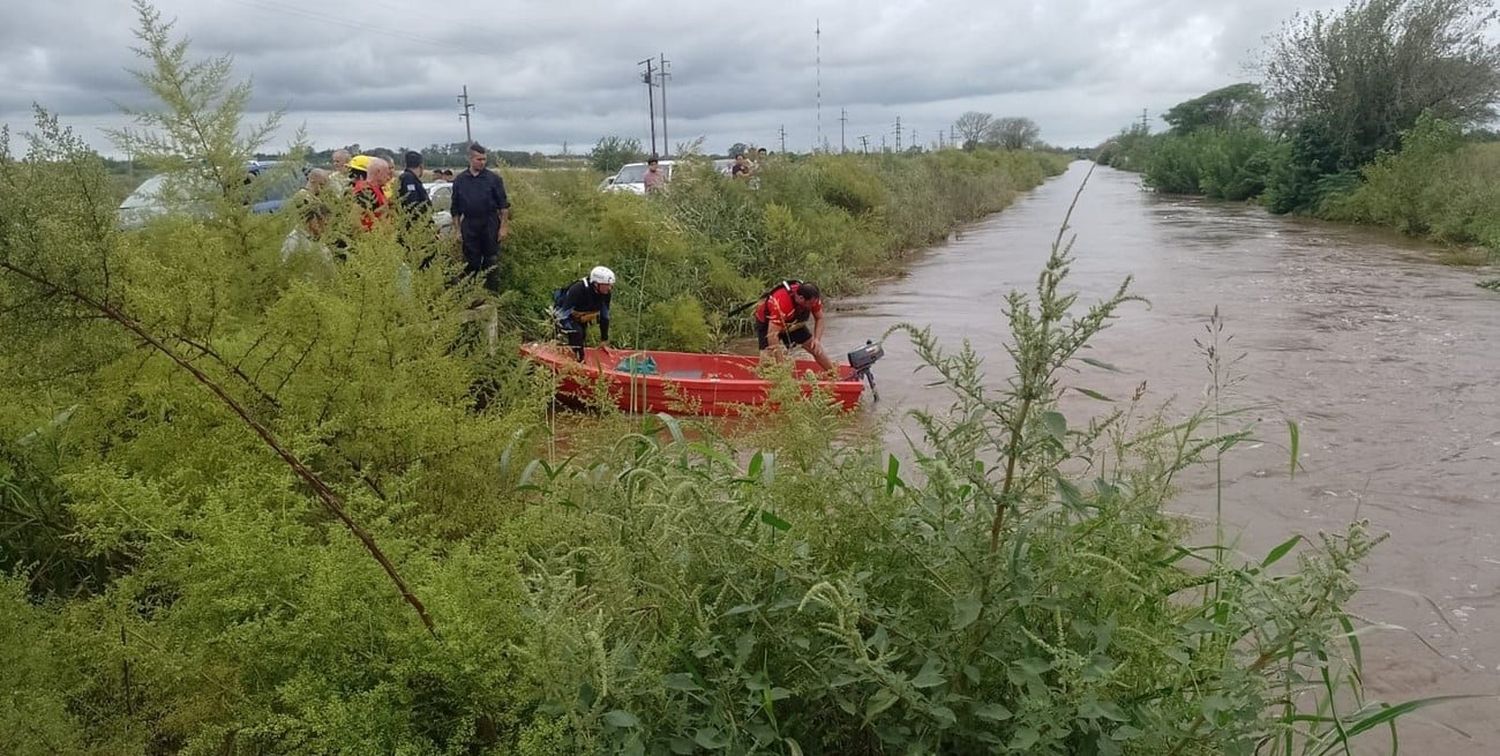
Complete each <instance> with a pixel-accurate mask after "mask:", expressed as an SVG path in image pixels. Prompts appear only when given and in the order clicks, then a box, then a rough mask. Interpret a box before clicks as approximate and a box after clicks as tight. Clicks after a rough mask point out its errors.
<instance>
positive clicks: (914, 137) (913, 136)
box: [906, 129, 921, 147]
mask: <svg viewBox="0 0 1500 756" xmlns="http://www.w3.org/2000/svg"><path fill="white" fill-rule="evenodd" d="M906 138H907V139H910V140H911V146H913V147H917V146H919V145H920V144H921V142H918V141H917V130H916V129H912V130H911V131H910V132H908V133H907V135H906Z"/></svg>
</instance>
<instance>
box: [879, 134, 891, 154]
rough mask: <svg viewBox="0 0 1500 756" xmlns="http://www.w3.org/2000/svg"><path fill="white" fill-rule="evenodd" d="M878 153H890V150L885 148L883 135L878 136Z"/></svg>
mask: <svg viewBox="0 0 1500 756" xmlns="http://www.w3.org/2000/svg"><path fill="white" fill-rule="evenodd" d="M880 151H881V152H890V148H889V147H887V146H886V144H885V135H884V134H881V135H880Z"/></svg>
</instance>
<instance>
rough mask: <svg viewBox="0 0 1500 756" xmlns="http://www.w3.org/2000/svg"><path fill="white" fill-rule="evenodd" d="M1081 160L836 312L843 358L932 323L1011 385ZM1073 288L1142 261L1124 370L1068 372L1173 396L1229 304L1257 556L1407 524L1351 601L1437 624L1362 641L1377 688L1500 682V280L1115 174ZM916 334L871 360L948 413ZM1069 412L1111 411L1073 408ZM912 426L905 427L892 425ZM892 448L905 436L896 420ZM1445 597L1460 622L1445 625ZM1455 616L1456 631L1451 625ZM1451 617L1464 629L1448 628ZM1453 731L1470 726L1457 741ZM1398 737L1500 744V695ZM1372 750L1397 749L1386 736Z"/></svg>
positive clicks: (1187, 504)
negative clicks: (1018, 341)
mask: <svg viewBox="0 0 1500 756" xmlns="http://www.w3.org/2000/svg"><path fill="white" fill-rule="evenodd" d="M1087 168H1088V164H1087V163H1075V164H1074V165H1073V167H1072V168H1071V169H1070V170H1069V171H1068V173H1067V174H1065V175H1064V176H1062V177H1059V178H1057V179H1054V180H1053V181H1051V182H1049V183H1048V184H1046V185H1044V186H1043V187H1041V188H1040V189H1038V190H1036V191H1035V192H1034V193H1033V194H1031V195H1030V196H1028V197H1026V198H1025V199H1023V200H1021V201H1019V202H1017V203H1016V204H1015V205H1014V206H1013V207H1011V208H1010V209H1008V210H1006V211H1005V212H1004V213H1001V214H1000V215H997V216H995V217H993V218H991V219H990V220H988V221H985V222H983V223H980V224H977V225H975V226H972V227H970V228H968V229H967V230H965V231H964V232H963V233H962V234H960V235H958V236H957V237H956V238H955V239H954V240H952V241H951V242H950V243H948V244H946V245H943V246H941V247H938V248H935V249H933V250H931V251H930V252H929V253H928V254H926V255H925V256H924V257H922V258H921V259H920V260H918V261H917V262H916V263H915V264H914V265H913V266H912V267H911V269H910V270H909V272H908V273H907V274H906V275H905V276H903V277H902V278H900V279H898V280H895V281H892V282H889V283H887V284H885V285H882V286H879V287H877V288H876V290H875V291H873V292H872V293H871V294H869V295H868V296H865V297H862V298H859V299H858V300H857V301H851V302H842V303H838V304H839V305H840V306H839V308H838V309H836V310H835V311H834V312H833V313H832V317H831V318H830V323H829V331H828V333H827V341H828V343H829V344H830V347H831V351H835V352H837V351H839V350H840V349H847V348H853V347H854V346H856V345H858V344H861V343H863V342H864V340H865V339H866V338H878V337H879V335H880V334H881V333H882V332H883V331H884V330H885V329H886V328H887V327H888V326H890V325H892V324H894V323H898V322H902V321H909V322H913V323H916V324H919V325H931V326H933V328H934V329H935V331H936V332H937V333H938V334H940V335H941V336H942V337H943V338H944V339H945V341H947V342H948V343H950V344H952V345H953V346H957V345H958V344H959V342H960V341H961V340H962V339H965V338H967V339H970V340H971V341H972V342H973V343H974V345H975V346H976V348H977V349H978V350H979V351H980V352H981V353H983V354H986V355H990V356H991V358H992V360H993V363H994V366H993V371H992V372H993V374H994V375H995V380H996V381H997V382H998V381H999V380H1001V379H1003V378H1004V372H1005V367H1006V363H1005V355H1004V349H1003V343H1004V342H1003V338H1004V335H1005V332H1006V325H1005V322H1004V320H1003V318H1002V317H1001V313H1000V306H1001V300H1002V297H1003V295H1004V294H1005V293H1006V292H1007V291H1009V290H1011V289H1014V288H1022V289H1030V288H1031V287H1032V286H1033V285H1034V282H1035V279H1036V274H1037V271H1038V270H1039V269H1040V266H1041V264H1042V262H1043V261H1044V260H1045V258H1046V254H1047V250H1048V246H1049V245H1050V243H1051V240H1052V238H1053V236H1054V235H1055V234H1056V232H1057V226H1058V224H1059V222H1060V221H1061V220H1062V218H1063V214H1064V212H1065V211H1066V209H1067V206H1068V203H1069V202H1070V201H1071V200H1072V197H1073V193H1074V191H1075V190H1076V189H1077V187H1078V185H1079V182H1080V181H1082V179H1083V176H1084V174H1085V172H1086V171H1087ZM1073 231H1074V232H1075V233H1076V234H1077V237H1078V241H1077V246H1076V247H1075V250H1074V254H1075V256H1076V258H1077V259H1076V262H1075V264H1074V266H1073V275H1072V277H1071V278H1070V279H1069V283H1070V286H1071V287H1072V288H1075V289H1077V290H1079V291H1081V292H1082V303H1087V302H1089V301H1092V300H1096V299H1099V298H1102V297H1103V296H1106V295H1107V294H1108V293H1111V292H1112V291H1113V289H1114V288H1115V287H1116V286H1118V285H1119V283H1120V281H1121V280H1122V279H1123V278H1124V277H1125V276H1127V275H1134V276H1135V277H1136V282H1135V285H1134V287H1133V291H1134V292H1135V293H1137V294H1139V295H1141V296H1144V297H1146V298H1148V299H1149V300H1150V301H1151V306H1150V308H1149V309H1148V308H1147V307H1145V306H1131V307H1128V308H1127V309H1126V310H1125V313H1124V317H1123V318H1121V319H1120V320H1119V321H1117V322H1116V324H1115V325H1114V326H1113V327H1112V328H1110V329H1109V330H1107V331H1106V332H1105V333H1104V334H1103V335H1101V336H1100V337H1099V338H1098V340H1097V341H1096V342H1095V344H1094V346H1095V349H1094V350H1093V351H1092V352H1091V353H1090V354H1091V356H1093V357H1096V358H1098V359H1101V360H1105V361H1107V362H1110V363H1112V364H1114V365H1116V366H1118V367H1119V368H1120V369H1121V370H1122V371H1123V374H1118V375H1116V374H1108V373H1104V372H1101V371H1088V372H1085V373H1083V374H1081V375H1078V376H1076V377H1070V378H1069V381H1070V382H1074V383H1076V384H1077V385H1083V386H1086V387H1088V388H1092V389H1095V390H1098V391H1101V392H1104V393H1105V394H1108V395H1111V396H1128V395H1129V393H1130V392H1131V390H1132V389H1133V388H1134V387H1135V386H1136V385H1137V384H1139V383H1140V382H1141V381H1143V380H1145V381H1148V382H1149V387H1150V392H1151V393H1150V396H1152V397H1154V398H1156V399H1157V400H1164V399H1166V398H1169V397H1174V396H1175V397H1177V398H1178V401H1179V404H1180V406H1183V407H1184V408H1186V407H1188V406H1195V405H1196V403H1197V402H1199V401H1201V398H1202V396H1203V390H1204V387H1205V384H1206V382H1207V379H1208V373H1207V371H1206V369H1205V366H1204V362H1203V359H1202V357H1201V355H1200V354H1199V353H1198V351H1197V350H1196V349H1195V348H1194V346H1193V340H1194V339H1195V338H1198V337H1201V336H1203V335H1204V326H1205V324H1206V323H1207V321H1208V318H1209V316H1210V314H1211V313H1212V312H1213V310H1214V308H1216V307H1217V308H1218V309H1219V312H1220V313H1221V315H1222V317H1223V319H1224V321H1225V333H1226V334H1230V335H1233V336H1234V340H1233V342H1232V346H1231V348H1230V350H1229V351H1232V352H1244V353H1245V355H1246V356H1245V358H1244V360H1243V361H1242V362H1240V363H1239V364H1238V366H1237V372H1238V373H1239V374H1240V376H1241V377H1242V379H1243V380H1242V382H1241V383H1240V384H1239V385H1238V386H1237V388H1236V391H1237V393H1238V398H1239V399H1240V400H1241V401H1243V402H1246V403H1251V402H1269V403H1271V404H1272V405H1273V406H1274V407H1275V409H1274V410H1268V411H1266V412H1263V413H1261V414H1262V416H1263V417H1264V418H1265V419H1266V420H1267V422H1266V423H1265V424H1264V426H1263V435H1264V437H1265V439H1266V441H1267V443H1265V444H1263V445H1260V446H1258V447H1252V448H1246V449H1244V450H1242V451H1238V452H1236V453H1235V454H1234V455H1233V456H1232V457H1231V458H1229V459H1228V460H1227V461H1226V466H1225V481H1226V488H1225V517H1226V520H1228V521H1229V523H1230V525H1231V526H1232V528H1233V530H1232V534H1233V535H1235V536H1236V537H1238V538H1239V539H1240V544H1241V546H1242V548H1243V550H1245V551H1247V552H1250V553H1264V552H1265V551H1266V550H1267V549H1269V548H1270V547H1271V546H1273V545H1275V544H1276V543H1279V542H1281V541H1282V540H1284V539H1285V538H1286V537H1288V536H1289V535H1290V534H1291V533H1294V532H1302V533H1307V534H1313V533H1315V532H1316V531H1318V530H1320V529H1327V530H1337V529H1340V528H1341V527H1342V525H1343V524H1344V523H1346V522H1348V521H1349V520H1350V519H1352V518H1354V517H1356V516H1358V517H1364V518H1368V519H1369V520H1371V522H1372V523H1373V525H1374V527H1375V529H1376V530H1377V531H1389V532H1390V533H1391V534H1392V538H1391V539H1390V540H1389V541H1387V542H1386V543H1384V544H1382V545H1381V547H1380V548H1379V549H1378V550H1377V551H1376V553H1375V554H1374V556H1373V557H1372V559H1371V561H1370V562H1369V564H1368V565H1367V570H1366V571H1365V574H1363V575H1362V578H1361V579H1362V583H1363V584H1364V585H1366V586H1371V587H1375V586H1380V587H1387V588H1395V589H1400V590H1402V591H1408V592H1417V593H1420V594H1424V595H1425V596H1427V597H1429V598H1431V599H1432V601H1434V602H1436V604H1437V610H1434V609H1433V608H1432V607H1431V606H1429V605H1427V604H1426V603H1425V602H1424V601H1423V600H1421V599H1419V598H1414V597H1412V596H1410V595H1405V594H1402V593H1393V592H1384V591H1379V590H1368V591H1367V592H1366V593H1364V594H1363V595H1362V596H1361V597H1360V598H1359V599H1358V600H1357V602H1356V604H1355V606H1354V607H1353V609H1354V610H1355V611H1357V612H1358V613H1359V614H1361V615H1362V616H1364V617H1366V618H1369V619H1371V620H1377V621H1380V622H1385V623H1391V624H1396V625H1400V626H1403V627H1405V628H1409V629H1410V630H1412V631H1414V632H1416V633H1420V634H1421V635H1422V637H1423V638H1425V639H1426V640H1427V641H1428V642H1429V643H1431V644H1432V645H1433V646H1434V647H1436V648H1437V649H1438V650H1439V651H1440V652H1441V656H1439V655H1435V654H1433V653H1432V652H1431V651H1429V650H1427V648H1425V647H1424V646H1423V644H1422V643H1420V642H1419V641H1418V640H1417V639H1415V638H1414V637H1412V636H1411V635H1410V634H1405V633H1400V632H1385V633H1378V634H1376V635H1374V636H1371V637H1367V638H1366V639H1365V642H1364V646H1365V664H1366V672H1367V676H1368V681H1367V682H1368V689H1369V691H1370V693H1371V694H1372V695H1373V696H1376V697H1379V698H1382V699H1384V700H1390V701H1395V700H1403V699H1406V698H1411V697H1419V696H1427V695H1436V694H1448V693H1480V694H1489V695H1495V694H1500V295H1496V294H1494V293H1492V292H1487V291H1485V290H1482V289H1479V288H1477V287H1476V286H1474V282H1475V280H1477V279H1476V273H1475V271H1474V270H1473V269H1463V268H1452V267H1446V266H1444V265H1442V264H1440V263H1439V262H1438V257H1439V250H1437V249H1435V248H1433V247H1430V246H1427V245H1423V244H1420V243H1416V242H1412V241H1408V240H1405V239H1401V238H1399V237H1394V236H1392V235H1389V234H1386V233H1383V232H1379V231H1372V230H1368V229H1359V228H1350V227H1343V226H1337V225H1330V224H1324V223H1318V222H1313V221H1303V220H1297V219H1289V218H1283V217H1274V216H1270V215H1268V214H1266V213H1265V212H1264V211H1262V210H1261V209H1259V208H1256V207H1251V206H1244V205H1227V204H1218V203H1209V202H1203V201H1197V200H1192V199H1180V198H1162V197H1157V196H1154V195H1152V194H1150V193H1147V192H1143V191H1141V189H1140V187H1139V182H1138V179H1137V177H1136V176H1134V175H1131V174H1126V173H1121V172H1118V171H1112V170H1108V169H1102V168H1101V169H1098V170H1096V171H1095V173H1094V175H1093V178H1092V179H1091V180H1090V183H1089V186H1088V188H1087V189H1086V190H1085V192H1084V194H1083V196H1082V198H1081V199H1080V201H1079V203H1078V208H1077V210H1076V211H1075V213H1074V217H1073ZM916 363H917V361H916V358H915V356H914V355H913V353H912V350H911V349H910V346H909V345H908V344H906V343H905V342H904V341H903V340H901V339H899V338H898V339H893V340H892V343H890V344H888V345H887V357H886V358H885V359H884V360H883V361H882V362H881V363H880V364H879V365H878V370H877V375H878V379H879V382H880V390H881V401H880V403H879V405H878V406H879V408H880V410H881V411H882V412H891V413H895V414H899V413H901V412H902V411H904V410H908V409H912V408H915V407H931V408H939V407H941V406H943V405H944V404H945V403H946V399H945V397H944V396H943V395H942V394H941V393H940V392H937V391H935V390H934V389H932V388H929V387H927V386H926V384H927V382H928V381H929V380H930V378H929V377H928V376H925V375H922V374H915V375H914V374H913V372H912V369H913V368H914V367H915V366H916ZM1065 410H1066V412H1067V414H1068V415H1069V417H1070V419H1071V420H1072V422H1073V423H1077V422H1078V420H1079V419H1081V416H1082V415H1083V414H1084V413H1087V412H1102V410H1101V405H1098V404H1093V403H1090V402H1089V401H1088V400H1083V399H1079V400H1078V401H1072V400H1070V401H1069V403H1068V405H1067V406H1066V407H1065ZM1283 416H1284V417H1286V418H1290V419H1293V420H1296V421H1297V422H1298V423H1299V424H1300V426H1301V433H1302V441H1301V449H1302V459H1301V462H1302V464H1303V466H1304V467H1305V469H1304V470H1303V471H1301V472H1299V473H1298V475H1297V477H1296V478H1295V479H1290V478H1289V477H1288V476H1287V467H1288V458H1287V453H1286V451H1285V449H1284V448H1278V446H1277V445H1276V443H1271V442H1279V443H1284V442H1285V436H1286V434H1285V430H1284V425H1283V424H1282V423H1281V418H1282V417H1283ZM898 426H899V423H898V424H896V425H893V426H892V427H893V429H894V428H895V427H898ZM891 437H892V442H893V443H902V442H900V441H899V438H900V435H899V433H897V432H896V431H895V430H893V431H892V433H891ZM1213 501H1214V487H1213V479H1212V476H1211V472H1210V471H1198V472H1197V473H1196V474H1195V475H1194V476H1191V477H1189V478H1187V479H1186V480H1185V484H1184V491H1183V493H1182V495H1181V497H1179V500H1178V501H1177V502H1176V503H1175V504H1174V507H1175V508H1176V509H1178V510H1180V511H1183V512H1186V513H1190V514H1199V515H1202V514H1211V513H1212V511H1213ZM1438 611H1440V612H1442V613H1443V615H1444V617H1443V618H1439V617H1438ZM1444 619H1446V622H1444ZM1449 624H1451V625H1452V627H1453V628H1456V631H1455V629H1450V627H1449ZM1450 728H1458V729H1460V730H1463V731H1464V732H1466V733H1468V735H1469V737H1464V736H1462V735H1459V734H1458V733H1456V732H1454V731H1453V730H1452V729H1450ZM1402 744H1403V745H1404V746H1405V747H1404V748H1403V749H1402V750H1403V752H1409V753H1419V754H1426V753H1442V754H1469V753H1473V754H1490V753H1500V702H1497V700H1496V699H1490V700H1486V701H1477V702H1464V703H1460V704H1456V705H1449V706H1446V707H1443V708H1438V709H1428V710H1427V711H1426V712H1424V713H1423V714H1422V716H1421V717H1419V718H1414V719H1408V720H1405V723H1404V724H1403V726H1402ZM1366 748H1370V749H1373V750H1372V751H1371V752H1376V753H1378V752H1382V751H1383V750H1388V748H1389V746H1388V744H1384V745H1383V744H1381V743H1380V741H1379V740H1378V739H1376V740H1372V741H1367V742H1366Z"/></svg>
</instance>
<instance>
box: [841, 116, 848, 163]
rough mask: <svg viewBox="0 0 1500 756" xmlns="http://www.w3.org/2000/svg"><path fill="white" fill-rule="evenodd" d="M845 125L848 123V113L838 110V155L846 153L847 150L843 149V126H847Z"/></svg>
mask: <svg viewBox="0 0 1500 756" xmlns="http://www.w3.org/2000/svg"><path fill="white" fill-rule="evenodd" d="M847 123H849V111H847V110H845V109H843V108H839V154H840V155H842V154H844V153H845V152H848V150H847V149H845V148H844V125H845V124H847Z"/></svg>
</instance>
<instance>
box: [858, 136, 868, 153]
mask: <svg viewBox="0 0 1500 756" xmlns="http://www.w3.org/2000/svg"><path fill="white" fill-rule="evenodd" d="M859 148H860V151H861V152H863V153H865V154H866V155H868V154H870V135H869V134H860V135H859Z"/></svg>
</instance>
